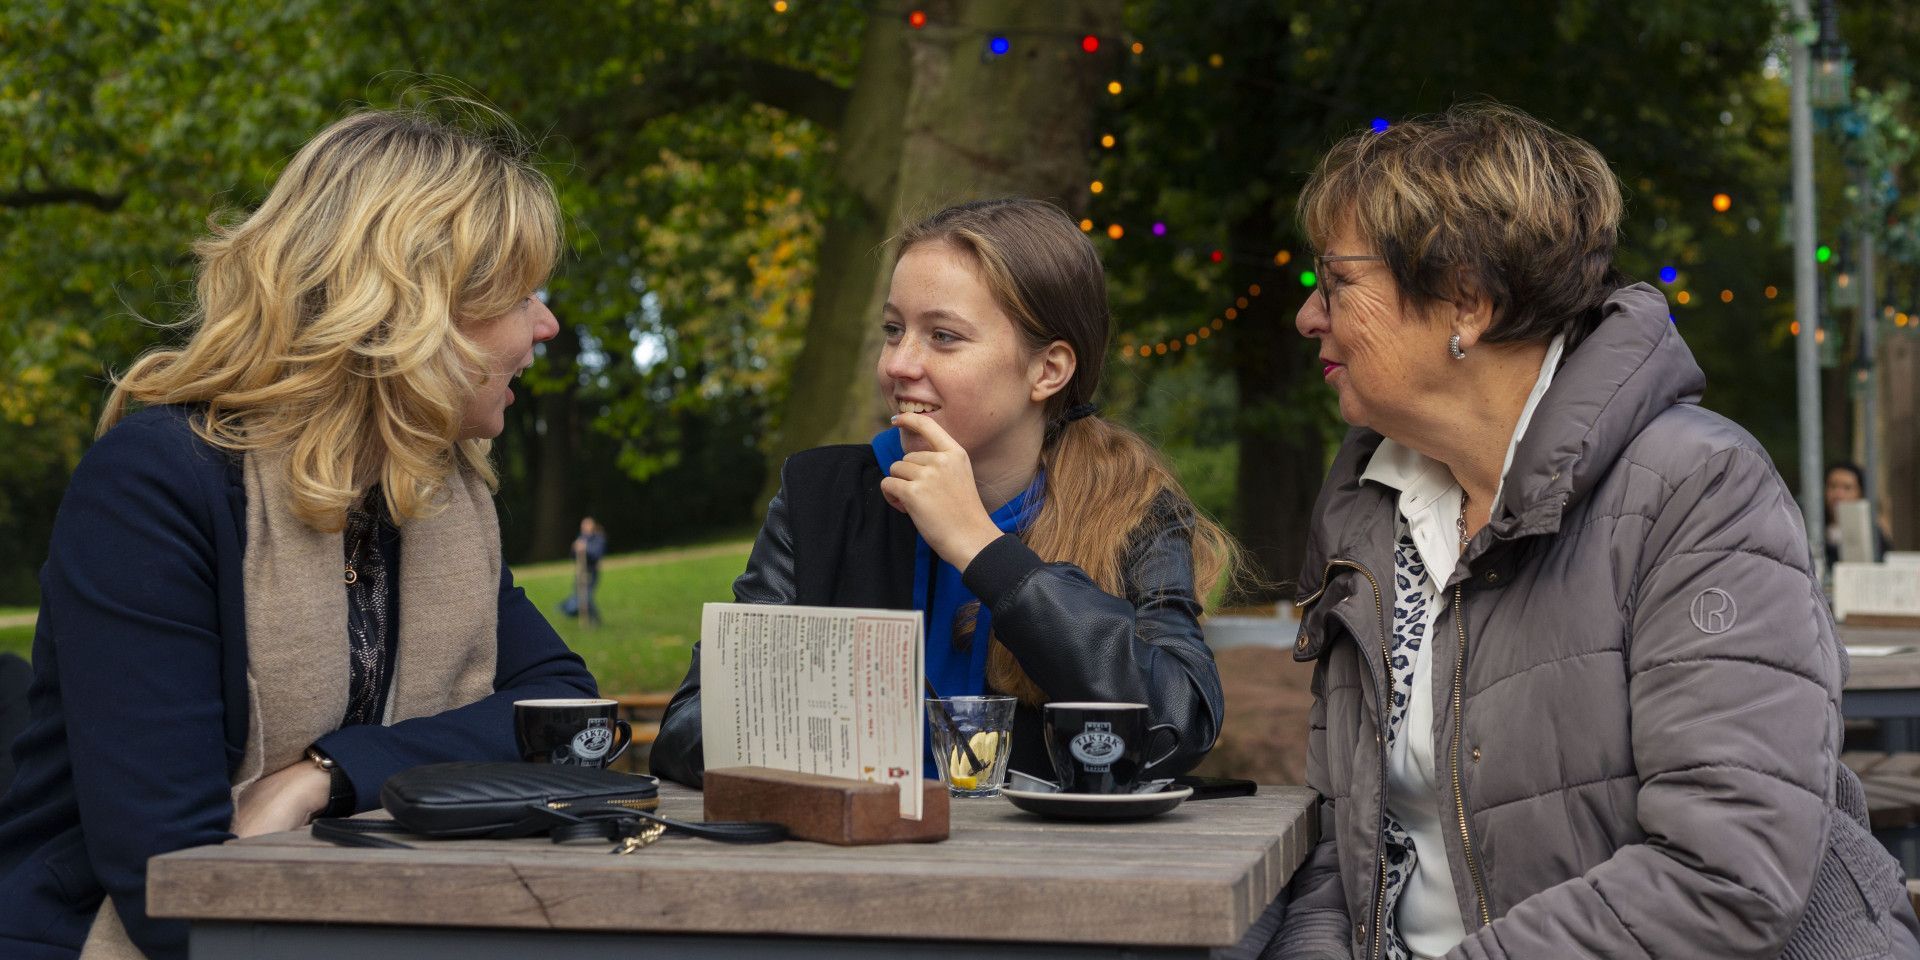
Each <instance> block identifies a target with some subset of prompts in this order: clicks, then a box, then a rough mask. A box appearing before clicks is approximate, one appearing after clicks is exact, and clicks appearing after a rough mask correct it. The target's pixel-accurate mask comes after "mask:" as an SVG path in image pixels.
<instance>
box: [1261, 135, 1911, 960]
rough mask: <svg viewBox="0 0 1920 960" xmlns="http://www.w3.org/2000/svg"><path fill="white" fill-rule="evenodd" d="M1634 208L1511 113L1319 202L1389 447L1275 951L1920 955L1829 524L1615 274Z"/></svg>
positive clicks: (1318, 601)
mask: <svg viewBox="0 0 1920 960" xmlns="http://www.w3.org/2000/svg"><path fill="white" fill-rule="evenodd" d="M1621 207H1622V200H1621V196H1620V189H1619V184H1618V183H1617V182H1616V181H1615V179H1614V174H1613V171H1612V170H1611V169H1610V168H1609V166H1608V164H1607V161H1606V159H1605V158H1604V157H1602V156H1601V155H1600V154H1599V153H1598V152H1597V151H1595V150H1594V148H1593V147H1592V146H1591V145H1589V144H1587V143H1585V142H1583V141H1581V140H1579V139H1576V138H1574V137H1571V136H1568V135H1567V134H1564V133H1561V132H1559V131H1556V130H1553V129H1552V128H1550V127H1548V126H1546V125H1545V124H1542V123H1540V122H1539V121H1537V120H1535V119H1533V118H1531V117H1528V116H1526V115H1525V114H1522V113H1520V112H1519V111H1516V110H1511V109H1507V108H1504V107H1497V106H1466V107H1458V108H1455V109H1453V110H1450V111H1448V112H1447V113H1445V114H1442V115H1440V116H1438V117H1432V118H1420V119H1414V120H1409V121H1403V122H1399V123H1395V124H1394V125H1393V126H1392V127H1391V128H1389V129H1388V130H1386V131H1384V132H1380V133H1374V132H1370V131H1361V132H1357V133H1355V134H1353V135H1352V136H1349V137H1348V138H1346V139H1345V140H1342V141H1341V142H1340V143H1339V144H1337V145H1336V146H1335V147H1334V148H1333V150H1332V151H1331V152H1329V153H1328V155H1327V156H1326V158H1325V159H1324V160H1322V161H1321V164H1320V166H1319V169H1318V170H1317V171H1315V173H1314V174H1313V176H1312V178H1311V179H1310V180H1309V181H1308V183H1307V186H1306V189H1305V190H1304V192H1303V194H1302V196H1301V199H1300V211H1301V219H1302V221H1303V222H1304V225H1305V228H1306V232H1307V235H1308V237H1309V238H1310V239H1311V240H1312V242H1313V245H1314V247H1315V248H1316V249H1317V250H1318V251H1319V254H1320V255H1319V256H1318V257H1316V258H1315V260H1316V262H1315V268H1316V272H1317V274H1318V275H1319V277H1320V286H1319V287H1318V289H1317V290H1316V291H1315V292H1314V293H1312V294H1309V295H1308V296H1307V298H1306V302H1305V303H1304V304H1303V305H1302V306H1301V307H1300V311H1299V316H1298V317H1297V319H1296V324H1297V326H1298V328H1299V331H1300V333H1301V335H1302V336H1304V337H1307V338H1309V339H1310V340H1312V341H1313V342H1314V344H1315V345H1316V346H1317V348H1318V351H1319V362H1320V364H1321V373H1322V376H1323V377H1324V378H1325V380H1326V381H1327V383H1328V385H1329V386H1330V387H1331V388H1332V390H1333V392H1334V393H1335V394H1336V395H1337V396H1338V400H1339V408H1340V415H1341V417H1342V419H1344V420H1346V421H1347V423H1349V424H1350V425H1352V426H1353V428H1354V429H1353V430H1352V431H1351V432H1349V433H1348V435H1347V438H1346V441H1345V443H1344V444H1343V445H1342V447H1341V449H1340V451H1339V453H1338V454H1337V455H1336V457H1335V459H1334V463H1333V467H1332V469H1331V470H1330V471H1329V473H1328V476H1327V480H1326V483H1325V485H1324V486H1323V487H1322V488H1321V491H1320V495H1319V500H1318V502H1317V503H1316V504H1315V506H1314V516H1313V520H1312V526H1311V533H1310V537H1309V546H1308V553H1307V557H1306V563H1305V565H1304V566H1303V568H1302V570H1301V574H1300V593H1299V599H1298V606H1299V607H1300V609H1301V622H1300V635H1299V640H1298V642H1297V644H1296V646H1295V648H1294V658H1295V659H1297V660H1301V661H1306V662H1311V663H1313V665H1314V668H1313V669H1314V673H1313V691H1314V703H1313V708H1312V713H1311V719H1310V723H1309V728H1310V729H1309V734H1308V759H1307V781H1308V783H1309V785H1311V786H1312V787H1313V788H1314V789H1315V790H1317V791H1319V793H1320V794H1321V795H1322V796H1323V797H1324V798H1325V801H1326V802H1327V803H1328V804H1329V806H1330V809H1329V810H1328V811H1326V813H1327V814H1330V816H1326V815H1324V814H1323V819H1322V822H1323V823H1325V824H1327V826H1326V828H1325V829H1324V832H1323V833H1322V835H1321V840H1320V842H1319V844H1318V845H1317V846H1316V847H1315V849H1314V850H1313V852H1312V853H1311V854H1310V855H1309V857H1308V859H1307V861H1306V863H1305V864H1304V865H1303V866H1302V868H1301V869H1300V871H1299V872H1298V873H1296V874H1295V875H1294V878H1293V881H1292V884H1291V900H1290V902H1289V903H1287V904H1286V905H1285V911H1286V915H1285V919H1284V923H1283V926H1282V928H1281V931H1280V935H1279V937H1278V938H1277V940H1276V941H1275V942H1274V943H1273V944H1272V945H1271V948H1270V949H1269V950H1267V951H1266V952H1265V953H1263V954H1262V956H1263V957H1264V958H1271V960H1293V958H1313V960H1324V958H1329V957H1343V958H1344V957H1349V956H1352V957H1368V958H1388V960H1404V958H1409V957H1411V958H1415V960H1428V958H1435V957H1446V958H1448V960H1500V958H1509V957H1511V958H1516V960H1518V958H1535V957H1555V958H1577V957H1646V958H1683V957H1685V958H1690V957H1717V958H1752V960H1762V958H1776V957H1779V958H1786V960H1811V958H1817V957H1820V958H1824V957H1840V956H1845V957H1855V958H1866V957H1874V958H1883V957H1901V958H1913V957H1916V956H1920V942H1916V939H1915V937H1916V921H1915V918H1914V912H1913V908H1912V906H1911V905H1910V904H1909V903H1908V900H1907V891H1906V887H1905V885H1904V884H1903V883H1902V882H1901V879H1900V866H1899V864H1898V863H1897V862H1895V861H1894V859H1893V858H1892V857H1891V856H1890V855H1889V854H1888V853H1887V851H1886V849H1885V848H1883V847H1882V846H1880V844H1879V843H1878V841H1876V840H1875V839H1874V838H1873V836H1872V834H1871V833H1870V832H1869V831H1868V824H1867V817H1866V800H1865V797H1864V794H1863V791H1862V788H1861V785H1860V782H1859V780H1858V779H1856V778H1855V777H1854V775H1853V774H1852V772H1850V771H1849V770H1848V769H1847V768H1846V767H1845V766H1844V765H1842V764H1841V763H1840V762H1839V760H1838V757H1837V754H1838V752H1839V747H1840V728H1841V724H1840V714H1839V701H1840V677H1841V664H1842V663H1843V662H1844V661H1845V654H1844V652H1842V650H1841V649H1840V646H1839V643H1838V642H1837V640H1836V639H1835V637H1834V631H1833V621H1832V618H1831V617H1830V616H1829V615H1828V612H1827V609H1826V607H1825V605H1824V604H1823V603H1822V602H1821V600H1820V589H1819V584H1818V583H1817V582H1815V579H1814V573H1813V564H1812V559H1813V558H1812V556H1811V555H1810V554H1809V551H1808V548H1807V536H1806V532H1805V531H1804V530H1803V529H1802V527H1801V520H1800V511H1799V510H1798V509H1797V508H1796V507H1795V505H1794V498H1793V495H1792V493H1791V491H1789V490H1788V489H1787V486H1786V484H1785V483H1784V482H1783V481H1782V480H1781V478H1780V475H1779V474H1778V473H1777V472H1776V471H1775V470H1774V467H1773V464H1772V462H1771V461H1770V460H1769V459H1768V458H1767V455H1766V452H1765V451H1764V450H1762V449H1761V447H1760V445H1759V443H1758V442H1756V441H1755V440H1754V439H1753V437H1752V436H1750V435H1748V433H1747V432H1746V431H1745V430H1742V429H1741V428H1740V427H1739V426H1738V425H1736V424H1734V423H1732V422H1730V421H1728V420H1727V419H1726V418H1724V417H1721V416H1719V415H1717V414H1714V413H1712V412H1710V411H1708V410H1706V409H1703V408H1702V407H1701V406H1700V405H1699V399H1700V396H1701V392H1702V391H1703V390H1704V389H1705V387H1706V378H1705V377H1704V375H1702V373H1701V371H1700V367H1699V365H1698V364H1696V363H1695V362H1694V359H1693V355H1692V353H1690V352H1689V350H1688V348H1687V344H1686V342H1685V340H1684V339H1682V336H1681V331H1680V328H1679V327H1676V326H1675V325H1674V323H1673V321H1672V319H1671V318H1670V316H1669V314H1668V306H1667V302H1666V298H1665V297H1664V296H1662V294H1661V293H1660V291H1658V290H1656V289H1654V288H1652V287H1650V286H1648V285H1646V284H1638V283H1629V282H1627V281H1626V280H1625V279H1624V278H1622V277H1620V276H1619V274H1618V273H1617V272H1616V270H1615V267H1614V249H1615V245H1616V243H1617V242H1618V235H1619V226H1620V215H1621Z"/></svg>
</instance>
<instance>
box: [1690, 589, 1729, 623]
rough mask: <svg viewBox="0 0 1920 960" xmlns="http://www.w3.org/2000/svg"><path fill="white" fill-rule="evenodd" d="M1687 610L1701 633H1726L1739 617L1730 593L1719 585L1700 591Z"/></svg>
mask: <svg viewBox="0 0 1920 960" xmlns="http://www.w3.org/2000/svg"><path fill="white" fill-rule="evenodd" d="M1687 612H1688V613H1690V614H1692V616H1693V625H1694V626H1696V627H1699V628H1700V632H1701V633H1726V632H1727V631H1728V630H1732V629H1733V623H1734V621H1735V620H1736V619H1738V617H1739V610H1738V608H1736V607H1735V606H1734V603H1733V596H1732V594H1729V593H1727V592H1726V591H1725V590H1722V589H1720V588H1719V587H1708V588H1707V589H1705V590H1702V591H1700V595H1699V596H1696V597H1694V598H1693V605H1692V606H1691V607H1689V608H1688V611H1687Z"/></svg>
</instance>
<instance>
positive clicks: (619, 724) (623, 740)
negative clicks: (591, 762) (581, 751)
mask: <svg viewBox="0 0 1920 960" xmlns="http://www.w3.org/2000/svg"><path fill="white" fill-rule="evenodd" d="M613 724H614V726H615V727H616V728H618V729H619V731H620V736H619V737H618V738H616V742H615V744H614V748H613V752H612V753H610V754H608V755H607V758H606V759H605V760H602V761H600V765H601V766H603V767H611V766H613V762H614V761H615V760H618V759H620V755H621V754H623V753H626V752H627V745H628V744H630V743H632V742H633V727H632V726H629V725H628V724H627V722H626V721H625V720H615V721H614V722H613Z"/></svg>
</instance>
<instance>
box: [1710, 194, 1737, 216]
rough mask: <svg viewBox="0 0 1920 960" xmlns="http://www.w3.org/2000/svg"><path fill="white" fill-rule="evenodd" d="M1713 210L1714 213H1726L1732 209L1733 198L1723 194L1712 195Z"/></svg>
mask: <svg viewBox="0 0 1920 960" xmlns="http://www.w3.org/2000/svg"><path fill="white" fill-rule="evenodd" d="M1713 209H1714V212H1715V213H1726V212H1727V211H1728V210H1731V209H1733V198H1732V197H1729V196H1727V195H1726V194H1724V193H1716V194H1714V195H1713Z"/></svg>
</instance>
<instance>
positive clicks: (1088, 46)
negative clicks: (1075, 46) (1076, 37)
mask: <svg viewBox="0 0 1920 960" xmlns="http://www.w3.org/2000/svg"><path fill="white" fill-rule="evenodd" d="M1080 49H1082V50H1085V51H1086V52H1088V53H1099V52H1100V38H1099V37H1096V36H1094V35H1093V34H1091V33H1089V34H1087V35H1086V36H1084V37H1081V38H1080Z"/></svg>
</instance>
